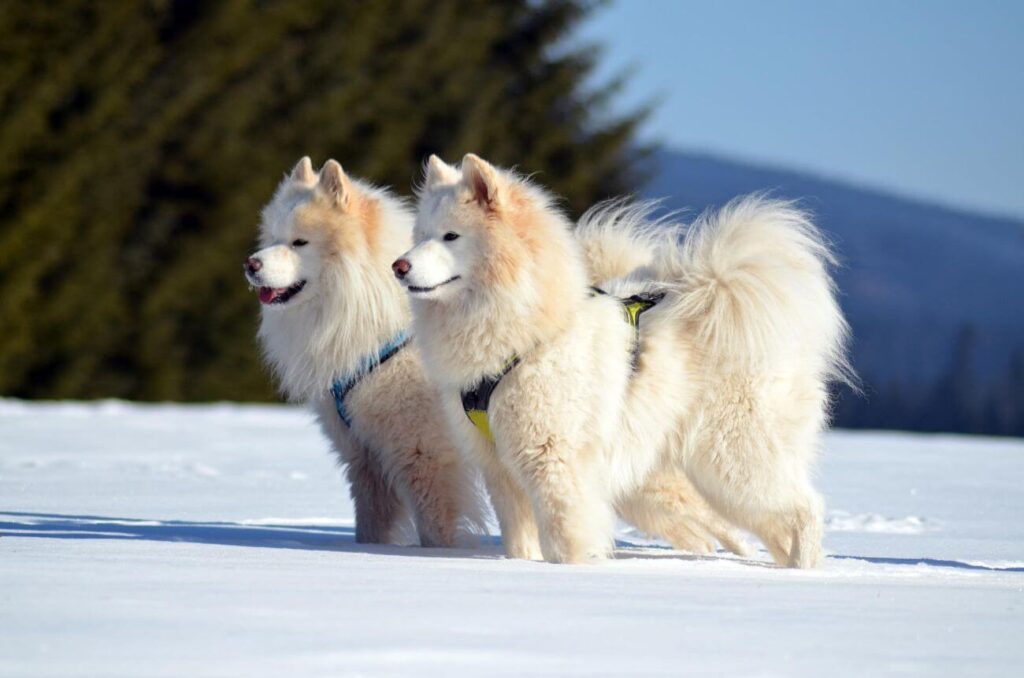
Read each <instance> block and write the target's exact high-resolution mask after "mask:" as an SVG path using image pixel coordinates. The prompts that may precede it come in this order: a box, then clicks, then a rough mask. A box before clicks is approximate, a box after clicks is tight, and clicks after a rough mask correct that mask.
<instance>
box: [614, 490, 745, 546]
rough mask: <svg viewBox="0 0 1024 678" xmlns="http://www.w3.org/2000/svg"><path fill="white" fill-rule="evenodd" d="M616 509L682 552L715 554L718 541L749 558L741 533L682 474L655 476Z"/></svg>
mask: <svg viewBox="0 0 1024 678" xmlns="http://www.w3.org/2000/svg"><path fill="white" fill-rule="evenodd" d="M616 506H617V508H618V510H619V514H620V515H621V516H622V517H623V518H624V519H625V520H626V521H628V522H630V523H632V524H633V525H635V526H636V527H638V528H639V529H640V530H642V531H644V532H646V533H647V534H650V535H653V536H658V537H662V538H664V539H666V540H667V541H668V542H669V543H670V544H672V546H673V547H674V548H677V549H679V550H681V551H689V552H691V553H698V554H707V553H714V552H715V542H716V540H717V541H718V542H720V543H721V544H722V546H724V547H725V548H726V549H728V550H729V551H731V552H733V553H735V554H737V555H741V556H747V555H750V546H749V545H748V544H747V543H746V541H745V540H744V539H743V535H742V534H741V533H740V531H739V530H738V529H736V528H735V527H733V526H732V525H730V524H729V523H728V521H726V520H725V519H724V518H722V517H721V516H719V515H718V514H716V513H715V512H714V511H713V510H712V509H711V507H710V506H709V505H708V503H707V502H706V501H705V500H704V498H703V497H702V496H700V493H699V492H697V488H695V487H694V486H693V483H691V482H690V480H689V479H688V478H687V477H686V475H685V474H683V473H682V472H680V471H676V470H663V471H656V472H654V473H652V474H651V475H650V476H649V477H648V479H647V481H646V482H645V483H644V485H643V486H641V487H640V488H639V489H638V490H636V491H634V492H632V493H630V494H629V495H628V496H626V497H624V498H622V499H621V500H620V501H619V502H617V504H616Z"/></svg>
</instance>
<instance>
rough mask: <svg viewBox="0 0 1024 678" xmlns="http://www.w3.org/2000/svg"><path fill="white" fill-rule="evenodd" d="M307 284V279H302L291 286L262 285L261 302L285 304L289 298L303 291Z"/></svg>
mask: <svg viewBox="0 0 1024 678" xmlns="http://www.w3.org/2000/svg"><path fill="white" fill-rule="evenodd" d="M305 286H306V281H305V280H300V281H299V282H297V283H295V284H294V285H292V286H291V287H260V303H263V304H284V303H287V302H288V300H289V299H291V298H292V297H294V296H295V295H296V294H298V293H299V292H301V291H302V288H303V287H305Z"/></svg>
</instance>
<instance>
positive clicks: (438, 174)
mask: <svg viewBox="0 0 1024 678" xmlns="http://www.w3.org/2000/svg"><path fill="white" fill-rule="evenodd" d="M458 181H459V172H458V170H456V169H455V168H454V167H452V166H451V165H449V164H448V163H446V162H445V161H444V160H441V158H439V157H437V156H436V155H433V154H431V156H430V157H429V158H427V167H426V169H425V170H424V172H423V185H424V186H425V187H426V188H428V189H431V188H435V187H437V186H440V185H441V184H454V183H457V182H458Z"/></svg>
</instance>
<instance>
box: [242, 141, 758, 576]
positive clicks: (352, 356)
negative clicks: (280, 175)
mask: <svg viewBox="0 0 1024 678" xmlns="http://www.w3.org/2000/svg"><path fill="white" fill-rule="evenodd" d="M412 220H413V218H412V216H411V214H410V213H409V212H408V210H407V209H406V208H405V206H404V205H403V203H402V202H401V201H400V200H398V199H397V198H395V197H394V196H393V195H391V194H390V193H388V192H386V191H383V190H381V189H378V188H373V187H371V186H368V185H367V184H365V183H363V182H360V181H358V180H354V179H351V178H349V177H348V176H347V175H346V174H345V173H344V172H343V171H342V169H341V166H340V165H338V163H336V162H334V161H333V160H332V161H328V162H327V163H326V164H325V165H324V167H323V169H322V170H321V172H320V174H319V177H318V176H317V175H316V174H315V173H314V172H313V168H312V165H311V163H310V161H309V159H308V158H303V159H302V160H301V161H300V162H299V164H298V165H296V167H295V169H294V170H293V171H292V173H291V175H290V176H288V177H287V178H286V179H285V180H284V181H283V182H282V183H281V185H280V186H279V188H278V190H277V192H276V194H275V195H274V197H273V199H272V200H271V202H270V203H269V204H268V205H267V207H266V209H265V210H264V212H263V220H262V225H261V228H260V242H261V246H262V249H260V250H259V251H258V252H256V253H255V254H253V256H252V257H250V258H249V260H248V261H247V262H246V277H247V278H248V280H249V282H250V284H252V285H253V286H255V287H258V288H259V296H260V300H261V301H262V302H263V307H262V322H261V325H260V331H259V336H260V339H261V341H262V343H263V346H264V349H265V353H266V357H267V360H268V362H269V363H270V365H271V366H272V367H273V368H274V371H275V372H276V374H277V376H278V378H279V379H280V382H281V386H282V389H283V390H284V392H285V393H286V394H287V395H288V396H289V397H290V398H292V399H293V400H298V401H305V402H308V403H309V404H310V405H311V407H312V409H313V411H314V412H315V413H316V416H317V418H318V419H319V421H320V425H321V427H322V429H323V431H324V433H325V434H326V436H327V437H328V439H329V440H330V441H331V443H332V445H333V447H334V449H335V451H336V452H337V454H338V457H339V459H340V460H341V461H342V463H343V464H344V465H345V467H346V470H347V475H348V479H349V481H350V485H351V492H352V496H353V499H354V501H355V505H356V538H357V540H358V541H361V542H386V541H394V540H396V539H397V538H398V533H397V531H396V528H397V527H399V526H400V523H401V522H402V521H401V519H402V518H403V516H404V515H406V514H408V515H410V516H411V517H412V518H413V519H414V521H415V524H416V527H417V529H418V532H419V536H420V540H421V542H422V543H423V544H425V545H445V546H449V545H454V544H461V543H465V542H466V541H469V540H471V539H472V534H474V533H475V532H477V531H479V530H480V529H482V526H481V522H482V520H481V517H480V516H481V512H482V511H481V506H480V502H479V500H478V495H477V492H476V481H475V472H474V470H473V468H472V466H471V465H467V464H465V463H463V461H462V459H461V458H460V456H459V455H458V453H457V447H456V443H455V441H454V439H453V438H452V437H451V436H450V434H449V433H448V430H447V426H446V422H445V419H444V415H443V413H442V410H441V407H440V405H439V402H438V401H439V397H438V395H437V393H436V391H435V389H434V387H433V386H432V385H431V384H430V382H429V381H428V380H427V377H426V374H425V372H424V370H423V367H422V364H421V362H420V357H419V354H418V352H417V351H416V346H415V342H414V341H407V339H409V337H408V333H407V330H408V326H409V324H410V322H411V321H410V317H409V308H408V298H407V295H406V294H405V293H404V292H403V291H402V289H401V287H400V286H399V284H398V282H397V281H396V280H395V278H394V276H393V275H392V272H391V262H392V261H393V260H394V259H395V258H396V257H397V256H399V255H400V254H401V253H402V252H404V251H405V250H406V249H408V248H409V246H410V245H411V243H412ZM612 221H614V220H609V221H608V223H606V224H603V225H604V228H603V229H593V230H592V231H591V232H590V235H591V237H590V238H589V239H588V240H587V245H588V251H592V253H593V255H592V260H593V264H594V267H595V271H601V272H602V273H603V274H616V272H619V271H623V270H626V271H628V270H630V269H631V268H632V267H633V266H634V260H633V259H631V258H630V256H629V255H628V254H627V253H626V252H623V251H619V250H618V248H616V247H615V246H614V245H615V244H616V243H618V242H619V241H620V240H621V235H620V234H619V233H618V230H617V229H616V228H615V227H614V226H615V224H613V223H612ZM639 255H640V253H638V254H636V255H633V256H639ZM649 490H650V492H649V496H648V497H647V498H645V499H637V500H636V501H634V502H632V503H626V504H625V505H624V507H623V515H624V516H625V517H626V518H627V519H630V520H632V521H633V522H634V523H635V524H636V525H638V526H639V527H641V528H642V529H644V530H645V531H647V532H650V533H651V534H655V535H659V536H663V537H665V538H667V539H669V540H670V541H671V542H672V543H673V544H674V545H675V546H677V547H679V548H682V549H686V550H691V551H696V552H707V551H710V550H713V549H714V546H715V540H716V539H720V540H721V541H722V542H723V543H724V544H725V545H726V546H728V547H730V548H732V549H733V550H735V551H737V552H742V550H743V544H742V541H741V540H740V538H739V536H738V535H737V533H736V532H735V530H734V528H732V527H731V526H729V525H727V524H726V523H725V522H724V521H722V520H721V519H720V518H719V517H717V516H715V515H714V514H713V513H712V512H711V510H710V509H709V507H708V506H707V504H706V503H705V502H704V501H703V499H702V498H701V497H700V495H699V494H698V493H697V492H696V490H695V489H694V488H693V487H692V485H690V483H689V482H688V481H687V480H686V478H685V477H682V476H679V477H675V478H673V477H672V476H665V477H663V478H662V479H661V480H660V481H659V483H658V484H656V485H652V486H651V487H650V488H649ZM533 542H534V543H535V542H536V534H534V536H533ZM512 552H513V553H516V554H517V555H521V556H524V557H539V556H540V552H539V550H538V549H536V548H533V550H531V551H528V552H522V551H518V550H516V549H515V548H514V547H513V548H512Z"/></svg>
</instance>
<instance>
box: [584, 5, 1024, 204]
mask: <svg viewBox="0 0 1024 678" xmlns="http://www.w3.org/2000/svg"><path fill="white" fill-rule="evenodd" d="M579 36H580V38H581V39H582V40H584V41H588V42H599V43H602V44H604V45H605V52H604V56H603V58H602V61H601V65H600V67H599V71H598V73H597V74H596V77H597V78H601V79H607V78H608V77H610V76H611V75H613V74H616V73H620V72H622V71H623V70H624V69H627V68H633V69H634V72H633V75H632V77H631V80H630V82H629V85H628V86H627V87H626V90H625V91H624V92H623V94H622V96H621V97H620V99H619V101H618V104H617V105H618V106H620V107H623V108H630V107H633V106H636V105H638V104H641V103H643V102H649V101H658V102H660V105H659V106H658V107H657V109H656V111H655V113H654V115H653V116H652V117H651V119H650V121H649V122H648V123H647V125H646V127H645V128H644V130H643V137H644V138H645V139H649V140H657V141H661V142H664V143H665V144H666V145H669V146H673V147H677V148H681V149H688V150H699V151H708V152H713V153H716V154H719V155H723V156H727V157H732V158H737V159H747V160H752V161H758V162H762V163H768V164H772V165H777V166H782V167H790V168H795V169H804V170H811V171H813V172H815V173H818V174H823V175H827V176H831V177H835V178H841V179H845V180H849V181H852V182H854V183H858V184H862V185H869V186H875V187H881V188H884V189H888V190H890V191H894V192H898V193H901V194H905V195H909V196H913V197H918V198H924V199H927V200H934V201H939V202H942V203H945V204H950V205H956V206H963V207H968V208H975V209H981V210H984V211H987V212H996V213H1003V214H1011V215H1016V216H1022V217H1024V0H1021V1H1013V0H1006V1H1003V2H997V1H995V0H978V1H974V2H969V1H967V0H964V1H962V2H948V1H941V0H928V1H925V0H902V1H899V0H890V1H889V2H879V1H876V0H867V1H865V0H857V1H854V0H851V1H849V2H839V1H838V0H821V1H819V2H811V1H800V0H786V1H778V0H776V1H771V2H768V1H765V2H753V1H743V0H724V1H720V2H711V1H707V2H699V3H698V2H689V1H682V0H679V1H670V0H618V1H617V2H614V3H613V4H612V5H611V6H610V7H606V8H604V9H601V10H599V11H598V12H597V13H595V15H594V16H593V18H591V19H589V20H588V22H587V23H586V24H584V25H583V26H582V29H581V30H580V33H579Z"/></svg>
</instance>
